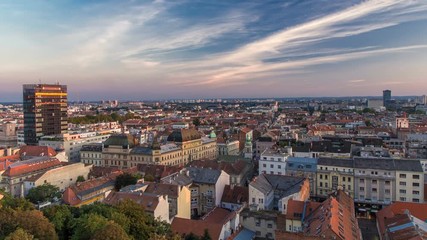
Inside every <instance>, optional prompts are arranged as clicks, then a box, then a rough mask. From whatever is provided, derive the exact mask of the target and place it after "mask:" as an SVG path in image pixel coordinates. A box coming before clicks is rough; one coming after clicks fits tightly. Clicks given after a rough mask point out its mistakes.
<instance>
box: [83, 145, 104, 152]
mask: <svg viewBox="0 0 427 240" xmlns="http://www.w3.org/2000/svg"><path fill="white" fill-rule="evenodd" d="M80 151H88V152H102V143H92V144H88V145H83V146H82V148H81V149H80Z"/></svg>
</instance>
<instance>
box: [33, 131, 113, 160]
mask: <svg viewBox="0 0 427 240" xmlns="http://www.w3.org/2000/svg"><path fill="white" fill-rule="evenodd" d="M117 131H118V130H116V129H113V130H106V131H102V132H86V133H75V134H69V133H66V134H62V135H54V136H44V137H42V138H41V139H40V141H39V145H40V146H49V147H51V148H53V149H55V150H63V151H64V152H65V154H66V156H67V157H68V160H69V161H70V162H80V149H81V148H82V146H83V145H87V144H91V143H102V142H104V141H105V140H107V139H108V137H110V134H111V133H113V132H117Z"/></svg>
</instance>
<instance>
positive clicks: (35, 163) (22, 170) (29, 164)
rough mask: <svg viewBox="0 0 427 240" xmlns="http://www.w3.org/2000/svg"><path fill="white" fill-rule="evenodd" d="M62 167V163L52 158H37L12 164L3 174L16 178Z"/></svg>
mask: <svg viewBox="0 0 427 240" xmlns="http://www.w3.org/2000/svg"><path fill="white" fill-rule="evenodd" d="M59 166H62V163H61V161H59V160H58V159H56V158H51V157H47V156H45V157H36V158H32V159H30V160H25V161H19V162H15V163H12V164H10V165H9V166H8V167H7V169H6V171H4V173H3V174H2V175H3V176H8V177H16V176H19V175H23V174H28V173H31V172H38V171H43V170H46V171H47V170H48V169H51V168H54V167H59Z"/></svg>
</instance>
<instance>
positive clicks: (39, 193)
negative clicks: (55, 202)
mask: <svg viewBox="0 0 427 240" xmlns="http://www.w3.org/2000/svg"><path fill="white" fill-rule="evenodd" d="M55 197H56V198H61V192H60V191H59V188H58V187H56V186H53V185H51V184H48V183H45V184H43V185H41V186H37V187H35V188H32V189H30V191H29V192H28V194H27V196H26V198H27V199H28V200H30V202H32V203H35V204H36V203H40V202H46V201H51V200H52V199H53V198H55Z"/></svg>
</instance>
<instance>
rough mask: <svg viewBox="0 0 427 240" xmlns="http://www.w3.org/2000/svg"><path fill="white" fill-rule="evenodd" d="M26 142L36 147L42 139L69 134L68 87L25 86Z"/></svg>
mask: <svg viewBox="0 0 427 240" xmlns="http://www.w3.org/2000/svg"><path fill="white" fill-rule="evenodd" d="M23 96H24V99H23V104H24V141H25V144H27V145H36V144H37V143H38V141H39V139H40V137H42V136H45V135H54V134H61V133H65V132H67V129H68V122H67V86H66V85H59V84H56V85H54V84H24V86H23Z"/></svg>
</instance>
